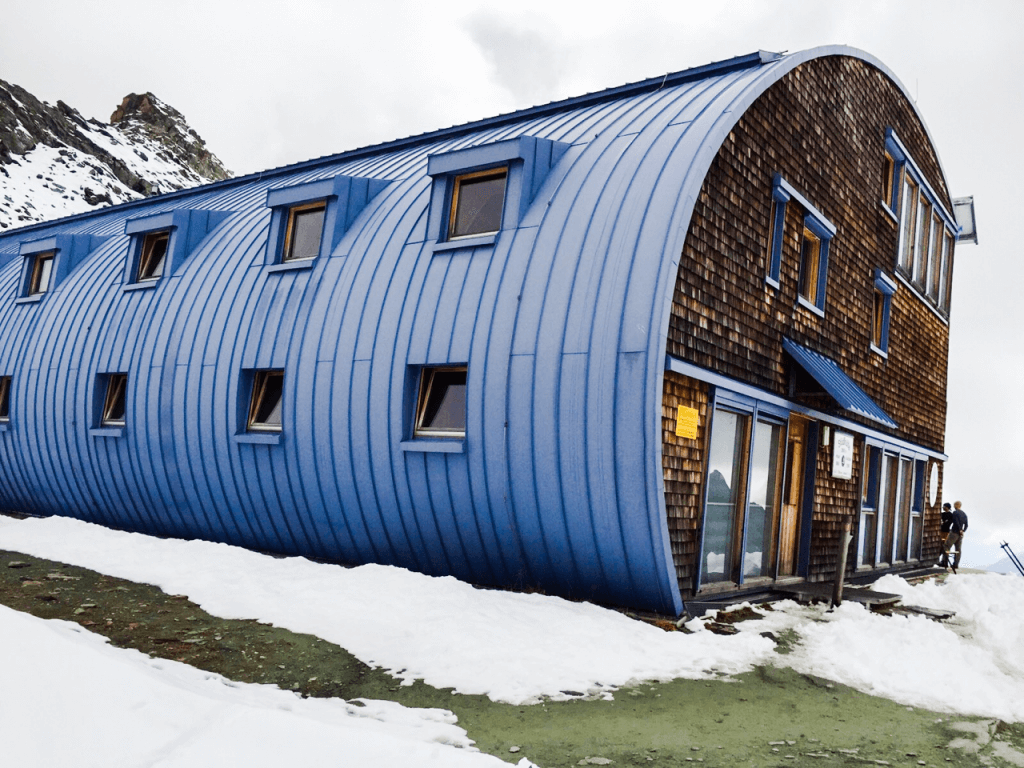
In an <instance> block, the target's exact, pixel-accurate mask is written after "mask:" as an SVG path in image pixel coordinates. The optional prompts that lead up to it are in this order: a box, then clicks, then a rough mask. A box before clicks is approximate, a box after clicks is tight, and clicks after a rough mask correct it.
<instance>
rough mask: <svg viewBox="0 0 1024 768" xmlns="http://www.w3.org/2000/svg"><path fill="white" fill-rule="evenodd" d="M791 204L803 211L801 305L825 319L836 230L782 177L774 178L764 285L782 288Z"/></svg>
mask: <svg viewBox="0 0 1024 768" xmlns="http://www.w3.org/2000/svg"><path fill="white" fill-rule="evenodd" d="M790 200H793V201H795V202H796V203H797V204H798V205H800V206H801V207H802V208H803V210H804V223H803V230H802V232H801V236H800V254H799V258H800V261H799V264H798V270H799V271H798V276H797V296H798V303H799V304H800V305H802V306H803V307H805V308H807V309H809V310H811V311H812V312H814V313H815V314H817V315H824V314H825V285H826V279H827V277H828V252H829V246H830V243H831V241H832V238H833V237H834V236H835V234H836V228H835V226H834V225H833V224H832V222H830V221H829V220H828V219H826V218H825V216H824V214H822V213H821V211H819V210H818V209H817V208H815V207H814V206H813V205H811V204H810V202H808V200H807V198H805V197H804V196H803V195H801V194H800V193H799V192H797V191H796V189H794V188H793V186H792V185H791V184H789V183H788V182H787V181H786V180H785V179H783V178H782V176H781V175H779V174H776V175H775V181H774V184H773V187H772V207H771V214H770V219H769V222H768V233H769V234H768V275H767V277H766V278H765V281H766V282H767V283H768V284H769V285H771V286H772V287H774V288H776V289H779V287H780V280H781V277H780V276H781V273H782V256H783V254H782V246H783V244H784V242H785V224H786V207H787V204H788V202H789V201H790Z"/></svg>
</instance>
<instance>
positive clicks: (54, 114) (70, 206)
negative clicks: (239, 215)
mask: <svg viewBox="0 0 1024 768" xmlns="http://www.w3.org/2000/svg"><path fill="white" fill-rule="evenodd" d="M230 176H231V174H230V172H229V171H227V170H226V169H225V168H224V166H223V164H222V163H221V162H220V160H218V159H217V157H216V156H215V155H213V154H212V153H211V152H210V151H209V150H208V149H207V148H206V142H204V141H203V139H202V138H201V137H200V136H199V134H197V133H196V132H195V131H194V130H193V129H192V128H190V127H189V125H188V123H187V122H186V121H185V117H184V116H183V115H182V114H181V113H180V112H178V110H176V109H174V108H173V107H170V106H168V105H167V104H164V103H163V102H162V101H160V100H159V99H158V98H157V97H156V96H154V95H153V94H152V93H145V94H142V95H138V94H129V95H128V96H126V97H125V98H124V100H123V101H122V102H121V105H120V106H119V107H118V108H117V109H116V110H115V111H114V114H113V116H112V117H111V121H110V123H109V124H107V123H102V122H100V121H98V120H95V119H88V120H87V119H85V118H83V117H82V115H81V114H80V113H79V112H78V111H77V110H76V109H74V108H73V107H70V106H68V105H67V104H65V103H64V102H62V101H58V102H57V105H56V106H51V105H49V104H47V103H45V102H42V101H39V99H37V98H36V97H35V96H33V95H32V94H31V93H29V92H28V91H26V90H25V89H24V88H21V87H19V86H17V85H13V84H11V83H7V82H5V81H3V80H0V230H2V229H7V228H9V227H16V226H22V225H24V224H29V223H33V222H36V221H43V220H46V219H52V218H57V217H59V216H64V215H68V214H72V213H77V212H79V211H82V210H88V209H89V208H91V207H94V206H98V205H109V204H111V203H114V202H123V201H125V200H132V199H138V198H139V197H145V196H149V195H154V194H160V193H162V192H170V191H172V190H175V189H183V188H186V187H192V186H195V185H197V184H203V183H206V182H210V181H218V180H220V179H225V178H229V177H230Z"/></svg>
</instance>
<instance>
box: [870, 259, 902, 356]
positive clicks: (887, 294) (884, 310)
mask: <svg viewBox="0 0 1024 768" xmlns="http://www.w3.org/2000/svg"><path fill="white" fill-rule="evenodd" d="M894 293H896V281H895V280H893V279H892V278H891V277H889V276H888V275H886V274H885V273H884V272H883V271H882V270H880V269H876V270H875V285H874V303H873V307H872V315H871V348H872V349H873V350H874V351H875V352H878V353H879V354H880V355H883V356H884V355H887V354H888V353H889V325H890V317H891V313H892V295H893V294H894Z"/></svg>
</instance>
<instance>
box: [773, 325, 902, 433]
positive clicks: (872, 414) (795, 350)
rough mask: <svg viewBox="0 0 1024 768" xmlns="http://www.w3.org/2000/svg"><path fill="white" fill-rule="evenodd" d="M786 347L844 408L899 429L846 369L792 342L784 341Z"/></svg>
mask: <svg viewBox="0 0 1024 768" xmlns="http://www.w3.org/2000/svg"><path fill="white" fill-rule="evenodd" d="M782 348H783V349H784V350H786V352H788V353H789V355H790V356H791V357H792V358H793V359H794V360H795V361H796V362H797V363H798V364H799V365H800V367H801V368H803V369H804V370H805V371H807V373H809V374H810V375H811V377H812V378H813V379H814V380H815V381H816V382H818V383H819V384H820V385H821V386H822V387H823V388H824V389H825V391H826V392H828V393H829V395H831V396H832V398H833V399H834V400H835V401H836V402H837V403H838V404H839V407H840V408H842V409H844V410H847V411H853V412H854V413H859V414H860V415H861V416H866V417H867V418H869V419H871V420H872V421H877V422H878V423H879V424H884V425H885V426H887V427H897V426H898V425H897V424H896V422H895V421H893V420H892V419H890V418H889V416H888V415H887V414H886V412H885V411H883V410H882V409H881V408H880V407H879V405H878V403H876V402H875V401H874V400H872V399H871V398H870V397H868V395H867V393H866V392H865V391H864V390H863V389H861V388H860V387H858V386H857V384H856V383H855V382H854V380H853V379H851V378H850V377H849V376H847V375H846V374H845V373H843V369H842V368H840V367H839V365H838V364H837V363H836V362H835V361H834V360H831V359H829V358H827V357H825V356H824V355H822V354H820V353H818V352H815V351H814V350H813V349H808V348H807V347H804V346H801V345H800V344H797V343H796V342H795V341H790V340H789V339H783V340H782Z"/></svg>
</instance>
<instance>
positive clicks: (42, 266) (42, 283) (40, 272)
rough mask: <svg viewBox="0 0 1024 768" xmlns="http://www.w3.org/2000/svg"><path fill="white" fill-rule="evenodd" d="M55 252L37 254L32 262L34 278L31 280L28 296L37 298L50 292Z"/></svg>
mask: <svg viewBox="0 0 1024 768" xmlns="http://www.w3.org/2000/svg"><path fill="white" fill-rule="evenodd" d="M55 255H56V253H55V252H54V251H46V252H45V253H37V254H36V255H35V257H34V259H33V261H32V276H31V277H30V278H29V286H28V295H29V296H36V295H39V294H42V293H46V292H47V291H48V290H50V284H51V278H52V277H53V258H54V256H55Z"/></svg>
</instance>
